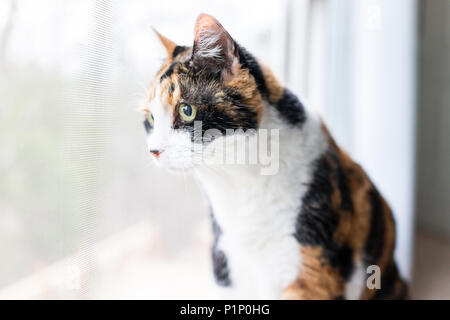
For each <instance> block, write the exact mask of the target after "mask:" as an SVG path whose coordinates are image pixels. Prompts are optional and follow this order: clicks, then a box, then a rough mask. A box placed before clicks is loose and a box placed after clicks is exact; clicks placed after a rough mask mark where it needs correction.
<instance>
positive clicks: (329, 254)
mask: <svg viewBox="0 0 450 320" xmlns="http://www.w3.org/2000/svg"><path fill="white" fill-rule="evenodd" d="M330 155H331V156H330ZM330 158H331V159H332V160H333V159H335V156H334V150H332V149H330V150H329V151H328V153H327V154H325V155H323V156H322V157H321V158H319V159H318V160H317V161H316V162H315V171H314V177H313V180H312V182H311V184H310V185H309V190H308V192H307V193H306V194H305V196H304V197H303V199H302V207H301V210H300V214H299V215H298V217H297V222H296V232H295V238H296V239H297V241H298V242H299V243H300V244H301V245H309V246H320V247H321V248H322V250H323V254H324V256H325V258H327V259H328V261H329V263H330V265H331V266H332V267H337V268H338V269H339V271H340V273H341V276H342V277H343V279H344V280H347V279H348V278H349V277H350V275H351V274H352V272H353V267H354V266H353V262H352V256H353V250H352V249H351V248H350V247H349V246H348V245H347V244H345V243H343V244H340V243H338V242H336V240H335V239H334V233H335V232H336V229H337V227H338V225H339V219H340V217H339V213H338V212H335V211H334V209H333V207H332V205H331V196H332V193H333V185H332V181H331V177H332V176H333V175H336V172H335V171H336V169H334V168H333V167H332V166H331V165H330V163H329V159H330ZM336 165H337V167H339V163H336Z"/></svg>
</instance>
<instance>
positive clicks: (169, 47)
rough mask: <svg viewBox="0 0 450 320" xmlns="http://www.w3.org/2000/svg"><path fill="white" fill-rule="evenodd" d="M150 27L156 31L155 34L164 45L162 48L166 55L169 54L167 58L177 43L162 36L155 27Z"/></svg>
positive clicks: (170, 55)
mask: <svg viewBox="0 0 450 320" xmlns="http://www.w3.org/2000/svg"><path fill="white" fill-rule="evenodd" d="M152 29H153V31H154V32H155V33H156V35H157V36H158V38H159V40H160V41H161V43H162V45H163V46H164V48H166V51H167V55H168V56H169V58H171V57H172V54H173V50H175V47H176V46H177V44H176V43H175V42H173V41H172V40H169V39H167V38H166V37H164V36H163V35H162V34H161V33H159V32H158V31H157V30H156V29H155V28H153V27H152Z"/></svg>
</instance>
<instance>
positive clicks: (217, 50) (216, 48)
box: [196, 30, 222, 61]
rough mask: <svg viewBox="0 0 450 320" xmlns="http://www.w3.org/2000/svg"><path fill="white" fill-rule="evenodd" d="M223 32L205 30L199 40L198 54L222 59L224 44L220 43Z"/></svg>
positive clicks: (203, 56)
mask: <svg viewBox="0 0 450 320" xmlns="http://www.w3.org/2000/svg"><path fill="white" fill-rule="evenodd" d="M220 36H221V32H217V31H211V30H203V31H202V32H201V34H200V36H199V40H198V42H197V51H196V54H197V55H198V56H199V57H202V58H214V59H216V61H217V59H221V58H222V57H221V55H220V54H221V51H222V46H221V45H220V43H219V40H220Z"/></svg>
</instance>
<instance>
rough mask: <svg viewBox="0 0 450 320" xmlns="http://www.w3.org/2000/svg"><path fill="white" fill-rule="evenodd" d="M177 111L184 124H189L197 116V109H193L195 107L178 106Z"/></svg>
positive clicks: (187, 105) (184, 104) (183, 104)
mask: <svg viewBox="0 0 450 320" xmlns="http://www.w3.org/2000/svg"><path fill="white" fill-rule="evenodd" d="M178 111H179V113H180V116H181V119H183V120H184V121H186V122H191V121H192V120H194V119H195V116H196V115H197V109H196V108H195V106H191V105H189V104H186V103H182V104H180V107H179V109H178Z"/></svg>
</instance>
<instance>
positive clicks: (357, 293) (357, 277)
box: [345, 263, 367, 300]
mask: <svg viewBox="0 0 450 320" xmlns="http://www.w3.org/2000/svg"><path fill="white" fill-rule="evenodd" d="M366 279H367V273H366V269H365V268H364V266H363V265H362V264H361V263H360V264H359V265H358V266H356V267H355V270H354V271H353V274H352V277H351V278H350V281H349V282H347V285H346V287H345V297H346V298H347V300H358V299H360V298H361V295H362V293H363V291H364V288H365V284H366Z"/></svg>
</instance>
